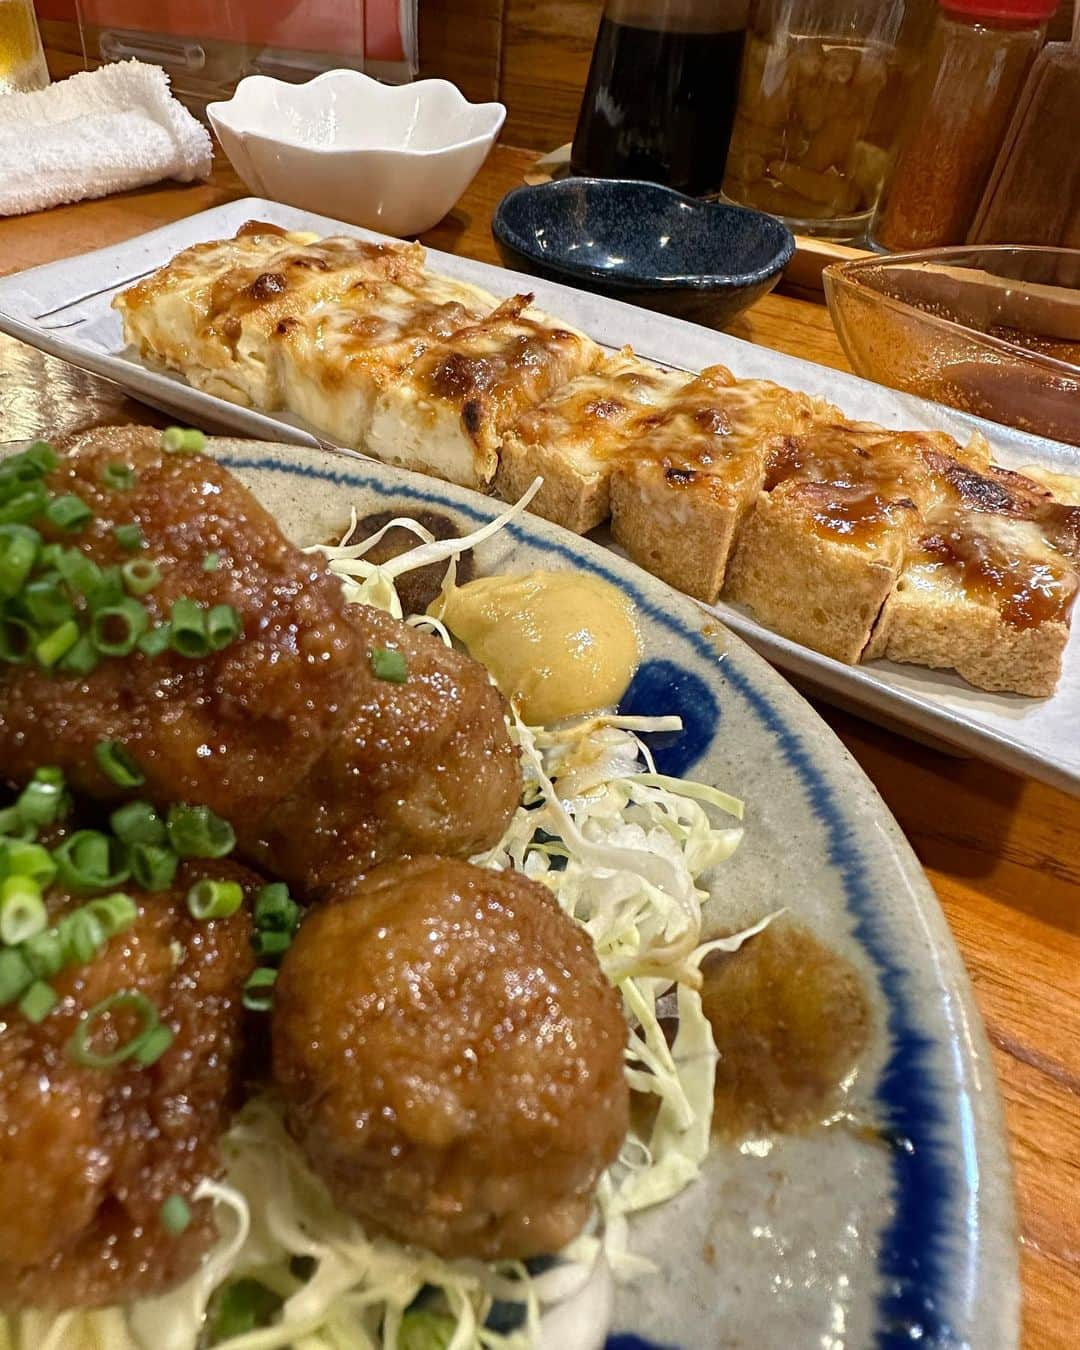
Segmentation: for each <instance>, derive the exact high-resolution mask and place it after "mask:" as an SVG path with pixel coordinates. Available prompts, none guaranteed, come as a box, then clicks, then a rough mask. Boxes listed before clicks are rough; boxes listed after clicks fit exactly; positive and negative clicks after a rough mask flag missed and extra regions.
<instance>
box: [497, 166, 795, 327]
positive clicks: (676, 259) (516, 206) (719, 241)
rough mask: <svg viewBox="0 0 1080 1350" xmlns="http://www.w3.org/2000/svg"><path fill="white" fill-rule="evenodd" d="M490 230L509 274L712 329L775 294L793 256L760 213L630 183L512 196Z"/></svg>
mask: <svg viewBox="0 0 1080 1350" xmlns="http://www.w3.org/2000/svg"><path fill="white" fill-rule="evenodd" d="M491 230H492V233H493V234H494V236H495V240H496V242H497V243H498V245H499V251H500V253H501V254H502V257H503V261H504V262H505V263H506V265H507V266H508V267H513V268H515V269H516V270H518V271H524V272H532V273H534V274H535V275H536V276H541V277H547V278H548V279H549V280H551V281H561V282H564V283H566V284H568V285H571V286H579V287H582V288H584V289H585V290H590V291H599V292H600V293H601V294H602V295H611V296H614V297H615V298H616V299H618V300H629V301H631V302H632V303H633V304H636V305H647V306H648V307H649V308H650V309H660V310H664V311H665V312H666V313H668V314H677V315H679V316H680V317H681V318H684V319H692V320H693V321H694V322H695V323H703V324H707V325H709V326H710V327H712V328H722V327H723V326H724V325H725V324H727V323H730V322H731V320H732V319H733V318H734V317H735V315H736V314H738V313H739V311H740V310H743V309H745V308H746V307H747V306H748V305H751V304H753V302H754V301H755V300H756V299H758V297H759V296H762V295H765V294H766V293H767V292H769V291H771V290H772V288H773V287H774V286H775V285H776V283H777V281H778V280H779V277H780V273H781V272H782V271H783V270H784V268H785V267H786V266H787V264H788V262H789V261H790V260H791V257H792V255H793V254H794V252H795V239H794V237H793V235H792V233H791V231H790V230H789V229H788V228H787V226H785V225H783V224H782V223H781V222H780V221H779V220H776V219H775V218H774V217H773V216H767V215H765V213H764V212H762V211H752V210H750V209H749V208H748V207H742V206H728V205H726V204H724V203H722V202H705V201H701V200H699V199H698V198H696V197H685V196H683V194H682V193H681V192H675V191H674V190H673V189H671V188H666V187H660V186H659V185H658V184H656V183H639V182H636V181H634V180H633V179H628V178H563V179H559V180H556V181H553V182H550V183H540V184H538V185H537V186H535V187H519V188H514V190H513V191H512V192H508V193H507V194H506V196H505V197H504V198H503V199H502V201H501V202H500V203H499V205H498V207H497V209H496V211H495V215H494V217H493V219H492V222H491Z"/></svg>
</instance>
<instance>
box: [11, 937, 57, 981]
mask: <svg viewBox="0 0 1080 1350" xmlns="http://www.w3.org/2000/svg"><path fill="white" fill-rule="evenodd" d="M20 950H21V952H22V955H23V959H24V960H25V962H26V966H27V969H28V970H29V971H30V973H31V978H32V979H37V980H51V979H52V977H53V976H54V975H58V974H59V973H60V971H61V970H63V968H64V966H65V965H66V964H67V961H66V953H65V951H64V941H63V938H62V937H61V935H60V933H59V931H58V930H57V929H55V928H46V930H45V932H44V933H38V935H37V937H32V938H31V939H30V940H29V942H24V943H23V945H22V947H21V948H20Z"/></svg>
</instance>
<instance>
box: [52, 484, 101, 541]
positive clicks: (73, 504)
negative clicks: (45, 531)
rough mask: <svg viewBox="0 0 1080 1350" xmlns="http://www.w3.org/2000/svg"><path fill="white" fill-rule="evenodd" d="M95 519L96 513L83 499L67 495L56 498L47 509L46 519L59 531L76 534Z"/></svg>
mask: <svg viewBox="0 0 1080 1350" xmlns="http://www.w3.org/2000/svg"><path fill="white" fill-rule="evenodd" d="M93 518H94V513H93V511H92V510H91V509H90V507H89V506H87V504H86V503H85V502H84V501H83V499H82V498H81V497H75V496H73V495H72V494H71V493H66V494H65V495H64V496H62V497H54V498H53V499H52V501H51V502H49V504H48V505H47V506H46V507H45V519H46V520H47V521H48V522H49V524H50V525H55V526H56V528H57V529H58V530H64V531H65V532H66V533H68V534H74V533H75V532H76V531H78V530H81V529H82V528H83V526H84V525H87V524H88V523H89V522H90V521H91V520H93Z"/></svg>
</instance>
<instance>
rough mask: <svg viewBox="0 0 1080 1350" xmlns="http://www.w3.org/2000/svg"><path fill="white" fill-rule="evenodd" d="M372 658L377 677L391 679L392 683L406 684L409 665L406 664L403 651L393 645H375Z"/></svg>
mask: <svg viewBox="0 0 1080 1350" xmlns="http://www.w3.org/2000/svg"><path fill="white" fill-rule="evenodd" d="M370 658H371V669H372V670H373V671H374V672H375V678H376V679H378V680H389V681H390V682H391V683H392V684H404V683H405V681H406V680H407V679H408V677H409V667H408V666H407V665H406V664H405V655H404V653H403V652H399V651H395V650H394V649H393V648H391V647H373V648H372V650H371V652H370Z"/></svg>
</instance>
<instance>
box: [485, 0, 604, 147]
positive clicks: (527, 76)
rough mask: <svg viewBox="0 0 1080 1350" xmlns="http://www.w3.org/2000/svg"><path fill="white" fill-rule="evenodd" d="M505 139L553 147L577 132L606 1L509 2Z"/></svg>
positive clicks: (504, 70)
mask: <svg viewBox="0 0 1080 1350" xmlns="http://www.w3.org/2000/svg"><path fill="white" fill-rule="evenodd" d="M505 4H506V13H505V17H504V20H503V22H504V35H503V60H502V77H501V83H500V87H501V90H502V95H501V97H502V101H503V102H504V103H505V104H506V106H507V118H506V129H505V131H504V132H503V136H504V139H505V140H507V141H508V142H509V143H510V144H512V145H525V146H529V147H531V148H533V149H536V150H540V151H545V150H552V149H554V147H555V146H557V145H562V144H563V142H564V141H569V140H570V139H571V138H572V137H573V135H574V127H575V126H576V125H577V115H578V108H579V106H580V104H581V95H582V93H583V92H584V89H585V80H586V77H587V76H588V73H589V59H590V57H591V55H592V48H593V39H594V38H595V37H596V29H597V27H598V25H599V23H600V12H601V10H602V9H603V4H602V0H505Z"/></svg>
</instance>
